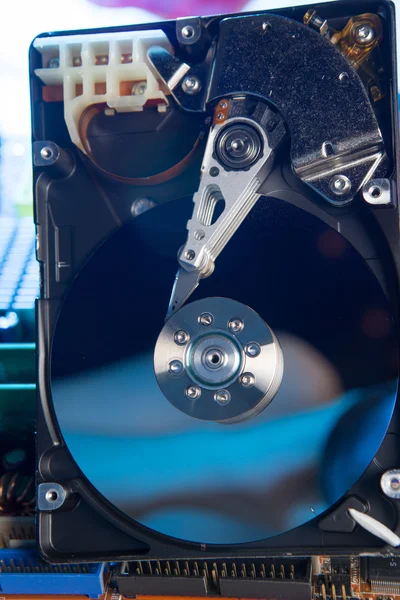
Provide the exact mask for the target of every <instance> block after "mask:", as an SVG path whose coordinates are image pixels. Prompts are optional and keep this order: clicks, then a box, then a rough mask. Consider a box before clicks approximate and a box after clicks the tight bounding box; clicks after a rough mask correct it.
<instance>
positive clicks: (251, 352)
mask: <svg viewBox="0 0 400 600" xmlns="http://www.w3.org/2000/svg"><path fill="white" fill-rule="evenodd" d="M244 351H245V352H246V354H247V356H250V357H251V358H255V357H256V356H258V355H259V354H260V352H261V348H260V344H257V342H249V343H248V344H246V347H245V349H244Z"/></svg>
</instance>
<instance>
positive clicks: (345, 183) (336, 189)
mask: <svg viewBox="0 0 400 600" xmlns="http://www.w3.org/2000/svg"><path fill="white" fill-rule="evenodd" d="M331 190H332V192H333V193H334V194H336V196H344V195H345V194H348V193H349V192H350V190H351V181H350V179H349V178H348V177H346V175H335V176H334V177H333V178H332V180H331Z"/></svg>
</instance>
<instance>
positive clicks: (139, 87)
mask: <svg viewBox="0 0 400 600" xmlns="http://www.w3.org/2000/svg"><path fill="white" fill-rule="evenodd" d="M146 90H147V81H138V82H137V83H135V85H134V86H133V87H132V91H131V94H132V96H143V95H144V94H145V93H146Z"/></svg>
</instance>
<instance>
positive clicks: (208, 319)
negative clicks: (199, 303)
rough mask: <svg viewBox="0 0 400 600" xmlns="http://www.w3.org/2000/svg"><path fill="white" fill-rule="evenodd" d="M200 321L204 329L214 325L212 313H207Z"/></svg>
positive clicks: (201, 316) (203, 314)
mask: <svg viewBox="0 0 400 600" xmlns="http://www.w3.org/2000/svg"><path fill="white" fill-rule="evenodd" d="M198 321H199V323H200V325H203V327H210V325H212V324H213V323H214V317H213V316H212V314H211V313H207V312H205V313H202V314H201V315H200V316H199V318H198Z"/></svg>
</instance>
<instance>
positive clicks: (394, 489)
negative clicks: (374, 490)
mask: <svg viewBox="0 0 400 600" xmlns="http://www.w3.org/2000/svg"><path fill="white" fill-rule="evenodd" d="M381 488H382V491H383V492H384V494H386V496H388V497H389V498H395V499H396V500H399V499H400V470H399V469H392V470H391V471H385V473H383V475H382V477H381Z"/></svg>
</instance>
